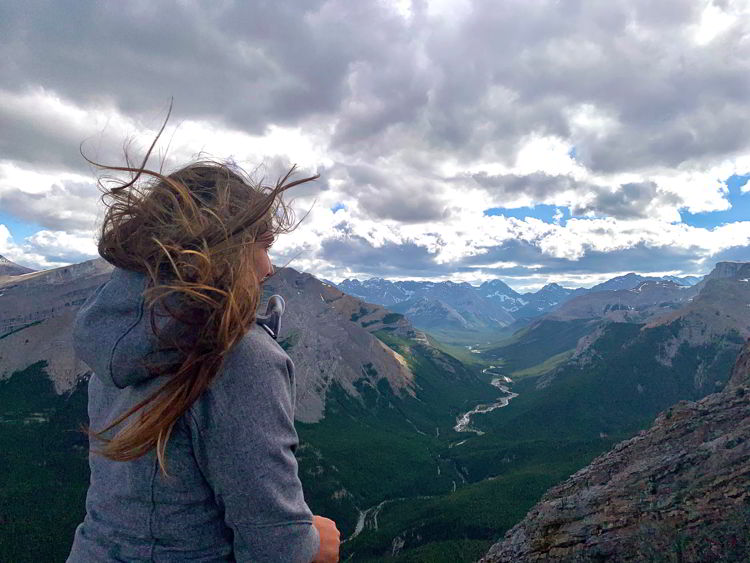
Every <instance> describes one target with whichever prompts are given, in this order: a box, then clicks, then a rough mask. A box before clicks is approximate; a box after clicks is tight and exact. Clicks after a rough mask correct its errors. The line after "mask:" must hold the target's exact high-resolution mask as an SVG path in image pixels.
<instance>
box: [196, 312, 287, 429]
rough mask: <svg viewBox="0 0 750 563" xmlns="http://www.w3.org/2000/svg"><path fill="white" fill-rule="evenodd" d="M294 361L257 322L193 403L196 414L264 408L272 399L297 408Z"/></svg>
mask: <svg viewBox="0 0 750 563" xmlns="http://www.w3.org/2000/svg"><path fill="white" fill-rule="evenodd" d="M293 369H294V368H293V364H292V361H291V359H290V358H289V356H288V355H287V353H286V352H285V351H284V349H283V348H282V347H281V346H280V345H279V344H278V343H277V342H276V341H275V340H274V339H273V338H272V337H271V336H270V335H269V334H268V333H267V332H266V331H264V330H263V328H262V327H261V326H260V325H257V324H254V325H253V326H252V328H251V329H250V330H249V331H248V332H247V333H246V334H245V335H244V336H243V337H242V338H241V339H240V341H239V342H238V343H237V344H236V345H235V346H234V347H233V348H232V349H231V350H230V351H229V352H228V353H227V355H226V357H225V358H224V362H223V363H222V365H221V367H220V368H219V371H218V373H217V374H216V377H215V378H214V379H213V381H212V382H211V384H210V385H209V386H208V387H207V388H206V389H205V390H204V392H203V394H202V395H201V397H199V399H198V400H196V401H195V403H194V404H193V405H192V407H191V409H190V410H191V414H193V416H194V417H196V418H204V419H207V418H208V419H210V418H211V414H210V413H211V412H221V411H226V410H232V411H235V412H239V411H243V410H245V409H250V410H254V411H257V410H263V409H264V408H266V406H267V405H268V404H269V403H276V404H278V403H281V404H284V405H288V406H289V408H290V409H291V410H292V412H293V409H294V407H293V401H294V389H293V386H294V375H293V373H294V372H293Z"/></svg>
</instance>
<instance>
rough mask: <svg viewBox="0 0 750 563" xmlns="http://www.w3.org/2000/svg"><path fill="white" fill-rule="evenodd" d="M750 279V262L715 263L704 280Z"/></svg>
mask: <svg viewBox="0 0 750 563" xmlns="http://www.w3.org/2000/svg"><path fill="white" fill-rule="evenodd" d="M722 278H734V279H738V278H750V262H717V264H716V266H714V269H713V270H711V273H710V274H708V275H707V276H706V280H713V279H722Z"/></svg>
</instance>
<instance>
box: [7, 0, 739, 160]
mask: <svg viewBox="0 0 750 563" xmlns="http://www.w3.org/2000/svg"><path fill="white" fill-rule="evenodd" d="M1 10H2V11H1V12H0V35H2V37H3V38H4V39H3V42H2V46H0V55H1V56H0V60H2V61H3V62H2V63H0V65H1V66H0V70H1V71H2V72H1V73H0V74H1V75H2V77H3V78H2V82H1V84H2V87H3V88H5V89H7V90H13V91H23V90H25V89H28V88H34V87H38V86H42V87H44V88H47V89H48V90H50V91H53V92H55V93H58V94H60V95H62V96H64V97H66V98H69V99H72V100H75V101H76V102H77V103H82V104H86V103H94V102H103V101H114V102H115V103H116V104H117V105H118V107H120V108H121V109H122V110H123V111H125V112H126V113H129V114H134V115H140V116H146V117H149V118H151V119H153V116H154V114H155V113H158V111H157V110H158V109H159V108H161V107H162V106H163V104H164V103H165V102H166V100H167V99H168V98H169V97H170V96H175V97H176V103H177V111H178V113H179V115H180V116H181V117H183V118H184V117H188V116H189V117H205V118H210V119H218V120H221V121H224V122H225V123H228V124H232V125H234V126H237V127H239V128H241V129H244V130H246V131H249V132H254V133H261V132H262V131H263V129H264V127H265V126H266V125H268V124H269V123H277V124H298V123H300V121H301V120H304V119H305V118H308V117H311V116H316V115H318V116H321V119H323V120H324V121H327V122H328V123H334V124H335V133H334V137H333V142H334V146H335V147H336V148H337V150H339V151H342V152H344V153H346V152H348V151H349V152H351V153H352V154H353V153H356V154H358V155H359V156H367V155H368V154H369V155H373V154H388V153H394V152H400V151H402V150H404V149H405V146H404V144H403V143H404V142H408V141H411V142H414V141H418V142H419V143H420V144H422V145H424V146H423V148H424V149H425V150H429V151H433V152H434V154H435V155H436V156H437V155H439V154H441V153H442V152H451V153H454V154H459V155H464V157H466V158H473V157H476V156H478V155H479V154H480V153H481V154H484V155H487V156H493V157H494V158H496V159H498V160H501V161H503V160H504V161H508V160H509V159H511V158H512V156H513V154H514V151H515V150H516V149H517V148H518V147H519V143H520V142H521V141H522V139H524V138H525V137H526V136H527V135H529V134H530V133H541V134H545V133H546V134H555V135H559V136H561V137H563V138H566V139H568V140H569V141H570V142H571V143H572V144H574V145H575V146H576V152H577V155H578V156H577V158H578V159H579V160H580V161H581V162H582V163H584V164H585V165H587V166H590V167H591V168H592V169H594V170H600V171H616V170H620V171H621V170H630V171H632V170H635V169H639V168H642V167H648V166H677V165H679V164H680V163H683V162H685V161H688V160H692V161H702V160H705V159H710V158H715V157H717V156H727V155H731V154H733V153H736V152H737V151H739V150H744V149H747V147H748V143H749V142H750V141H749V140H748V139H750V134H749V133H750V111H748V109H749V108H748V105H749V104H750V102H749V101H748V100H750V96H749V94H750V81H748V80H747V79H746V77H747V76H748V74H750V56H748V46H747V43H746V42H744V43H743V40H742V38H743V37H745V36H746V33H747V28H748V25H750V24H749V23H748V21H747V18H738V21H737V22H736V23H735V24H734V25H733V26H732V27H731V28H730V29H729V30H727V31H726V32H725V33H724V34H723V35H721V36H720V37H718V38H716V39H715V40H714V41H712V42H711V43H709V44H707V45H696V44H694V43H693V42H692V41H691V39H690V34H689V33H687V32H686V30H687V27H686V26H688V25H692V24H695V23H696V22H697V21H698V19H699V16H700V10H701V6H699V4H698V3H696V2H692V1H690V0H671V1H665V2H659V3H658V6H656V5H654V3H653V2H641V1H639V2H632V1H630V0H614V1H612V2H606V3H583V2H579V1H573V2H552V1H549V2H533V3H532V2H521V1H515V2H514V1H508V2H503V3H498V2H494V1H492V2H491V1H488V0H475V1H474V2H472V3H471V6H470V9H469V10H468V12H467V13H466V14H464V15H459V16H455V17H453V18H449V19H440V18H433V17H431V16H429V15H428V11H427V8H426V6H425V4H424V3H422V2H415V3H414V5H413V16H412V18H411V19H403V18H401V17H400V16H398V15H397V14H396V13H395V10H393V9H392V8H390V7H388V6H387V5H386V4H385V3H384V2H376V1H374V0H373V1H362V2H343V1H329V2H326V1H323V0H315V1H308V2H249V3H227V4H223V5H222V6H218V5H215V4H214V5H210V7H209V5H194V4H193V5H191V4H184V3H181V4H173V5H169V6H168V5H165V4H161V3H160V4H146V3H118V4H111V3H100V2H74V3H64V4H61V3H59V2H47V3H33V4H30V3H18V2H10V3H5V4H4V5H3V7H2V9H1ZM582 104H588V105H590V106H591V107H594V108H596V109H597V111H600V112H603V113H604V114H606V115H609V116H611V117H612V119H614V120H615V121H616V122H617V125H616V126H615V127H613V128H612V129H611V130H603V131H591V130H585V129H576V128H575V127H572V126H571V122H570V120H569V112H570V111H571V109H572V108H576V107H580V106H581V105H582ZM399 141H400V142H399Z"/></svg>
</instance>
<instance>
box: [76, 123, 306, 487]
mask: <svg viewBox="0 0 750 563" xmlns="http://www.w3.org/2000/svg"><path fill="white" fill-rule="evenodd" d="M157 138H158V137H157ZM154 142H155V141H154ZM152 148H153V144H152ZM150 152H151V151H150V150H149V153H150ZM147 159H148V154H147V156H146V159H144V163H143V165H141V166H140V167H130V166H125V167H104V166H102V168H105V169H108V170H118V171H126V172H129V173H131V174H132V178H131V179H130V180H129V181H119V182H118V183H117V184H116V185H115V186H113V187H107V186H105V185H104V183H102V182H100V186H102V187H103V189H104V195H103V201H104V203H105V205H106V213H105V216H104V220H103V222H102V226H101V231H100V236H99V241H98V247H99V253H100V254H101V256H102V257H103V258H104V259H105V260H107V261H108V262H110V263H111V264H113V265H115V266H117V267H119V268H123V269H126V270H133V271H138V272H142V273H144V274H145V275H146V276H147V279H148V283H147V286H146V290H145V292H144V298H145V302H146V305H147V307H148V309H149V310H150V314H151V326H152V328H153V330H154V332H155V334H156V337H157V339H158V341H159V343H160V346H159V348H158V350H155V352H161V351H165V350H166V351H172V352H175V351H177V352H178V353H179V357H180V362H179V365H177V364H175V363H174V362H172V363H170V364H168V365H161V364H156V363H151V364H149V363H147V364H146V367H147V368H148V369H149V370H150V371H151V372H152V373H153V374H154V375H160V376H165V379H166V383H165V385H164V386H162V387H161V388H160V389H159V391H157V392H156V393H155V394H154V395H152V396H150V397H149V398H147V399H145V400H144V401H142V402H141V403H139V404H138V405H135V406H134V407H133V408H132V409H130V411H128V412H127V413H124V414H123V415H122V416H121V417H119V418H118V419H117V420H115V421H114V422H113V423H112V424H111V425H110V426H108V427H107V428H104V429H102V430H99V431H98V432H94V433H92V432H90V431H89V430H88V429H86V430H85V431H86V432H87V433H88V434H89V435H90V436H96V437H97V438H100V439H103V438H102V436H101V434H103V433H104V432H105V431H107V430H108V429H109V428H112V427H114V426H115V425H117V424H119V423H120V422H121V421H123V420H125V419H126V418H127V417H129V416H130V415H131V414H132V413H133V412H136V411H137V410H140V409H142V408H144V407H145V406H146V405H149V404H151V408H150V409H148V411H146V410H145V409H144V412H142V413H141V416H140V418H138V420H137V421H135V422H132V423H130V425H128V426H126V427H125V428H123V429H122V430H120V431H119V432H118V434H117V435H116V436H115V437H114V438H113V439H112V440H105V441H106V442H107V443H106V445H105V446H104V448H103V449H102V450H100V452H99V453H101V454H103V455H105V456H107V457H110V458H111V459H116V460H120V461H126V460H129V459H135V458H137V457H140V456H141V455H143V454H145V453H146V452H148V451H149V450H150V449H152V448H153V447H156V448H157V455H158V457H159V462H160V465H161V467H162V470H163V471H164V472H165V473H166V462H165V460H164V451H165V448H166V442H167V440H168V438H169V434H170V433H171V430H172V427H173V425H174V423H175V422H176V421H177V419H178V418H179V417H180V416H181V415H182V414H183V413H184V411H185V410H186V409H187V408H188V407H190V405H191V404H192V403H193V402H194V401H195V400H196V399H197V398H198V397H199V396H200V394H201V393H202V392H203V390H204V389H205V388H206V387H207V386H208V384H209V383H210V382H211V380H212V379H213V378H214V377H215V376H216V375H217V374H218V372H219V369H220V367H221V364H222V362H223V358H224V356H225V355H226V353H227V352H228V351H229V350H230V349H231V348H232V346H234V345H235V344H236V343H237V342H238V341H239V339H240V338H242V336H243V335H244V334H245V332H246V331H247V330H248V329H249V328H250V327H251V325H252V323H253V321H254V319H255V313H256V310H257V308H258V306H259V304H260V299H261V293H262V283H263V281H264V280H265V279H266V278H267V277H269V276H270V275H272V273H273V268H272V266H271V262H270V259H269V257H268V253H267V252H268V248H269V247H270V245H271V244H272V243H273V241H274V239H275V237H276V236H277V235H279V234H281V233H285V232H288V231H289V230H291V229H293V228H294V227H295V225H294V224H293V214H292V213H291V211H290V209H289V207H288V206H287V205H286V204H285V203H284V202H283V200H282V194H283V192H285V191H286V190H287V189H289V188H291V187H293V186H295V185H298V184H300V183H303V182H308V181H310V180H313V179H315V178H317V176H313V177H308V178H302V179H298V180H292V179H291V178H292V174H293V172H294V167H292V169H291V170H289V172H288V173H287V174H286V175H285V176H283V177H282V178H280V179H279V180H278V181H277V182H276V183H275V185H272V186H268V185H263V183H262V182H254V181H253V180H252V179H251V178H250V177H248V176H247V175H246V174H244V173H243V172H242V171H241V170H240V169H238V168H237V167H236V166H234V165H230V164H227V163H222V162H216V161H200V162H195V163H192V164H189V165H186V166H183V167H181V168H180V169H179V170H176V171H174V172H172V173H170V174H166V175H165V174H162V173H160V172H156V171H152V170H148V169H147V168H146V167H145V163H146V160H147ZM164 315H169V316H171V317H173V318H174V319H175V320H176V321H177V322H179V323H184V324H185V325H186V326H188V325H189V326H190V330H184V331H179V332H177V333H175V334H180V335H181V336H180V337H179V338H177V337H175V335H174V334H170V335H168V336H167V335H162V334H160V333H159V330H158V328H157V323H156V317H157V316H164ZM161 357H163V356H161ZM250 376H251V375H250Z"/></svg>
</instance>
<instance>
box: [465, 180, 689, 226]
mask: <svg viewBox="0 0 750 563" xmlns="http://www.w3.org/2000/svg"><path fill="white" fill-rule="evenodd" d="M472 178H473V179H474V181H476V183H477V184H479V185H480V186H481V187H482V188H484V189H485V190H487V192H489V193H490V194H492V195H493V197H495V198H496V200H498V201H502V199H503V198H505V197H518V196H520V195H525V196H528V197H530V198H531V199H532V200H533V201H535V202H545V201H549V200H552V201H554V197H555V196H556V195H560V194H562V193H565V192H577V193H579V194H591V199H590V200H589V201H588V202H587V203H585V204H581V205H577V206H573V208H572V209H571V213H572V214H573V215H586V214H595V215H600V216H608V217H614V218H616V219H635V218H643V217H648V216H649V206H651V205H657V206H669V207H674V208H677V207H679V206H680V204H681V203H682V200H681V199H680V198H679V197H678V196H676V195H675V194H672V193H666V192H663V191H660V190H659V189H658V187H657V185H656V184H655V183H654V182H631V183H627V184H620V185H619V186H613V188H611V189H610V188H609V187H607V186H601V185H597V184H592V183H590V182H580V181H576V180H574V179H573V178H571V177H570V176H563V175H549V174H544V173H542V172H535V173H533V174H528V175H518V174H499V175H488V174H486V173H483V172H482V173H478V174H473V175H472Z"/></svg>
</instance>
